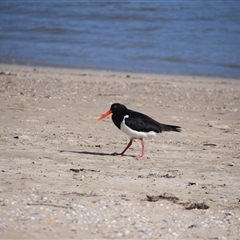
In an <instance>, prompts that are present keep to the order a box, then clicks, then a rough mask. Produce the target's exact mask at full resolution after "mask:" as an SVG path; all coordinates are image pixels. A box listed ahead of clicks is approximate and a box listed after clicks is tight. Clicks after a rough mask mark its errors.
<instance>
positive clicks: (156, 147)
mask: <svg viewBox="0 0 240 240" xmlns="http://www.w3.org/2000/svg"><path fill="white" fill-rule="evenodd" d="M0 73H1V74H0V80H1V81H0V101H1V106H0V111H1V115H0V122H1V125H0V141H1V156H0V159H1V163H2V164H1V174H0V180H1V182H2V186H1V188H0V202H1V207H0V215H1V219H2V223H1V224H0V231H1V235H2V238H14V239H16V238H49V237H51V238H115V239H116V238H117V239H126V238H131V239H141V238H158V239H159V238H167V239H173V238H175V239H183V238H184V239H192V238H219V239H222V238H230V239H237V238H239V237H240V233H239V219H240V199H239V196H240V190H239V184H238V181H239V178H240V172H239V167H240V164H239V158H240V155H239V153H240V147H239V146H240V144H239V134H240V129H239V119H240V109H239V99H240V97H239V96H240V81H239V80H236V79H224V78H211V77H197V76H173V75H159V74H140V73H138V74H137V73H129V72H113V71H95V70H85V69H84V70H82V69H80V70H78V69H64V68H52V67H50V68H48V67H39V66H19V65H8V64H0ZM113 102H120V103H123V104H126V105H127V107H128V108H129V109H133V110H136V111H140V112H143V113H145V114H147V115H149V116H151V117H153V118H154V119H156V120H158V121H160V122H162V123H166V124H172V125H179V126H181V127H182V132H181V133H162V134H159V135H158V136H157V137H156V138H154V139H153V140H147V143H146V157H145V158H144V159H142V160H136V159H135V158H134V156H136V155H138V154H139V152H140V149H141V146H140V142H139V141H137V140H136V141H134V143H133V145H132V146H131V148H130V149H129V150H128V151H127V152H126V155H125V156H123V157H116V156H112V153H113V152H120V151H121V150H122V149H123V148H124V147H125V145H126V144H127V142H128V140H129V139H128V137H127V136H126V135H125V134H123V133H122V132H121V131H119V130H118V129H117V128H116V127H115V126H114V124H113V123H112V121H111V118H107V119H106V120H103V121H101V122H98V121H97V118H98V117H99V116H100V115H101V114H102V113H103V112H105V111H106V110H108V109H109V107H110V104H111V103H113ZM147 196H150V198H149V197H147ZM151 197H153V198H151ZM149 199H155V200H156V201H150V200H149ZM188 207H190V209H187V208H188Z"/></svg>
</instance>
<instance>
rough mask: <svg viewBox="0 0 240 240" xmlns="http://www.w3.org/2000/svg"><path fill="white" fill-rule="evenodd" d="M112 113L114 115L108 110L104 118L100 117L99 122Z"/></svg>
mask: <svg viewBox="0 0 240 240" xmlns="http://www.w3.org/2000/svg"><path fill="white" fill-rule="evenodd" d="M111 113H112V111H111V110H108V111H107V112H105V113H104V114H103V115H102V116H100V117H99V118H98V121H100V120H102V119H104V118H105V117H107V116H108V115H110V114H111Z"/></svg>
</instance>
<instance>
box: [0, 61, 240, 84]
mask: <svg viewBox="0 0 240 240" xmlns="http://www.w3.org/2000/svg"><path fill="white" fill-rule="evenodd" d="M0 65H3V66H20V67H23V68H24V67H32V68H53V69H65V70H67V69H68V70H77V71H93V72H113V73H129V74H133V75H135V74H140V75H157V76H172V77H179V76H181V77H197V78H198V77H199V78H210V79H232V80H240V76H238V77H233V76H214V75H203V74H199V75H197V74H196V75H194V74H177V73H176V74H167V73H151V72H134V71H127V70H121V71H119V70H116V69H108V68H97V67H87V66H73V65H64V64H48V63H35V62H32V61H31V62H30V61H28V60H14V59H13V60H4V59H0Z"/></svg>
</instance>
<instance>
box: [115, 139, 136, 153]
mask: <svg viewBox="0 0 240 240" xmlns="http://www.w3.org/2000/svg"><path fill="white" fill-rule="evenodd" d="M132 142H133V139H130V142H129V143H128V145H127V146H126V148H125V149H124V150H123V151H122V152H121V153H119V154H117V155H121V156H122V155H123V154H124V153H125V152H126V151H127V150H128V148H129V147H130V146H131V145H132Z"/></svg>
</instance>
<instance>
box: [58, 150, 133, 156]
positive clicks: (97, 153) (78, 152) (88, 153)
mask: <svg viewBox="0 0 240 240" xmlns="http://www.w3.org/2000/svg"><path fill="white" fill-rule="evenodd" d="M59 152H60V153H77V154H85V155H95V156H112V157H113V156H114V157H119V156H120V155H117V153H103V152H89V151H68V150H59ZM123 156H125V157H135V156H133V155H125V154H124V155H123Z"/></svg>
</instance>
